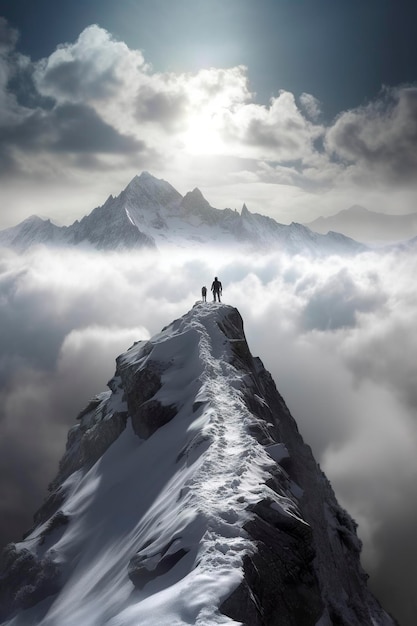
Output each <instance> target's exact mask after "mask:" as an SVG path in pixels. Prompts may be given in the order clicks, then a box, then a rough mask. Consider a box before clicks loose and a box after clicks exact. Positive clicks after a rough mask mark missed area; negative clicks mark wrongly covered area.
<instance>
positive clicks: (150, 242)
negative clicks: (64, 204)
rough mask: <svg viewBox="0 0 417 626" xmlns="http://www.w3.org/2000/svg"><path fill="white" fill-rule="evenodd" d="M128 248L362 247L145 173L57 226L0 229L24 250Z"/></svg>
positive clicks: (322, 251)
mask: <svg viewBox="0 0 417 626" xmlns="http://www.w3.org/2000/svg"><path fill="white" fill-rule="evenodd" d="M39 244H42V245H53V246H73V245H76V246H83V247H89V248H97V249H106V250H120V249H126V248H127V249H129V248H148V249H149V248H153V249H158V250H166V249H167V248H173V247H174V248H177V247H182V248H190V247H191V248H193V247H194V248H195V247H200V246H201V245H210V246H214V247H219V246H222V247H224V246H227V247H228V248H230V247H236V248H244V249H251V250H265V249H270V250H271V249H272V250H281V251H284V252H287V253H289V254H299V253H302V254H312V255H327V254H356V253H358V252H362V251H364V250H366V247H365V246H364V245H362V244H359V243H357V242H355V241H354V240H353V239H349V238H348V237H345V236H344V235H340V234H338V233H333V232H330V233H328V234H326V235H322V234H318V233H314V232H313V231H312V230H310V229H309V228H307V227H306V226H303V225H301V224H296V223H292V224H290V225H289V226H287V225H284V224H279V223H278V222H276V221H275V220H274V219H272V218H270V217H266V216H264V215H261V214H258V213H251V212H249V210H248V208H247V207H246V205H243V208H242V211H241V213H239V212H238V211H236V210H232V209H216V208H214V207H212V206H211V205H210V204H209V202H208V201H207V200H206V199H205V198H204V196H203V195H202V193H201V191H200V190H199V189H198V188H195V189H194V190H193V191H191V192H188V193H187V194H186V195H185V196H181V194H180V193H179V192H178V191H176V190H175V189H174V187H172V185H171V184H170V183H168V182H166V181H164V180H162V179H157V178H155V177H154V176H152V175H151V174H149V173H148V172H142V174H141V175H140V176H135V177H134V178H133V180H132V181H131V182H130V183H129V184H128V185H127V187H126V188H125V189H124V190H123V191H122V192H121V193H120V195H119V196H117V197H115V198H114V197H113V196H110V197H109V198H108V199H107V200H106V202H105V203H104V204H103V205H102V206H101V207H98V208H96V209H94V210H93V211H92V212H91V213H90V214H89V215H86V216H85V217H83V218H82V219H81V220H80V221H78V220H77V221H75V222H74V223H73V224H71V225H70V226H64V227H58V226H55V225H54V224H52V223H51V222H50V220H41V218H36V217H35V218H34V217H31V218H28V219H26V220H24V221H23V222H22V223H21V224H18V225H17V226H14V227H12V228H8V229H6V230H3V231H0V245H3V246H10V247H12V248H15V249H16V250H18V251H24V250H26V249H28V248H29V247H31V246H34V245H39Z"/></svg>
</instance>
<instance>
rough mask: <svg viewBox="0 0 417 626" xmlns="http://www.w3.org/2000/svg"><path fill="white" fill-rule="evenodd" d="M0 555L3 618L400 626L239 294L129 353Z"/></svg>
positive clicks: (11, 622)
mask: <svg viewBox="0 0 417 626" xmlns="http://www.w3.org/2000/svg"><path fill="white" fill-rule="evenodd" d="M108 386H109V390H108V391H105V392H103V393H101V394H99V395H97V396H96V397H95V398H93V400H92V401H91V402H90V404H89V405H88V406H87V407H86V408H85V410H83V411H82V412H81V413H80V415H79V418H78V420H79V423H78V424H77V425H75V426H74V427H73V428H72V429H71V430H70V432H69V435H68V442H67V448H66V452H65V454H64V457H63V459H62V461H61V463H60V469H59V473H58V476H57V478H56V479H55V480H54V481H53V483H52V485H51V488H50V494H49V496H48V498H47V500H46V501H45V503H44V505H43V506H42V508H41V509H40V510H39V511H38V513H37V514H36V516H35V526H34V528H33V529H32V530H31V531H30V532H29V533H28V534H27V536H26V537H25V539H24V540H23V541H22V542H21V543H18V544H11V545H9V546H8V547H7V548H6V550H5V551H4V553H3V555H2V557H1V560H0V583H1V584H0V621H1V624H2V626H6V625H7V626H26V625H28V624H32V625H37V626H57V625H58V624H59V626H75V624H82V625H83V626H137V624H146V626H161V625H165V624H166V625H167V626H168V625H169V626H183V625H184V626H185V625H186V624H195V625H199V626H213V625H215V624H222V625H226V624H247V626H278V624H279V625H282V624H284V625H287V626H332V625H334V624H341V625H346V626H348V625H349V626H364V625H367V624H369V625H370V626H371V625H372V626H393V625H394V622H393V620H392V619H391V618H390V617H389V616H388V615H387V614H386V613H385V612H384V610H383V609H382V608H381V607H380V605H379V604H378V602H377V601H376V600H375V598H374V597H373V596H372V595H371V594H370V592H369V591H368V589H367V587H366V575H365V573H364V572H363V570H362V568H361V566H360V561H359V556H360V548H361V546H360V542H359V540H358V538H357V536H356V525H355V523H354V522H353V520H352V519H351V518H350V517H349V515H348V514H347V513H346V511H344V510H343V509H342V508H341V507H340V506H339V505H338V503H337V501H336V499H335V496H334V493H333V491H332V489H331V486H330V484H329V483H328V481H327V479H326V478H325V476H324V475H323V473H322V472H321V471H320V469H319V467H318V466H317V464H316V463H315V461H314V459H313V456H312V453H311V450H310V448H309V447H308V446H306V445H305V443H304V442H303V440H302V438H301V436H300V434H299V433H298V429H297V426H296V423H295V421H294V420H293V418H292V417H291V415H290V413H289V411H288V409H287V407H286V405H285V403H284V401H283V399H282V398H281V396H280V395H279V393H278V392H277V390H276V387H275V385H274V383H273V381H272V378H271V376H270V374H269V373H268V372H267V371H266V370H265V369H264V367H263V364H262V362H261V361H260V359H258V358H254V357H252V355H251V353H250V351H249V347H248V345H247V342H246V339H245V335H244V330H243V322H242V319H241V317H240V315H239V313H238V311H237V310H236V309H234V308H233V307H231V306H227V305H223V304H215V303H207V304H206V303H198V304H196V305H195V306H194V307H193V308H192V309H191V310H190V311H189V312H188V313H186V314H185V315H184V316H183V317H182V318H180V319H178V320H176V321H174V322H173V323H172V324H170V325H169V326H167V327H166V328H164V329H163V330H162V331H161V332H160V333H159V334H157V335H155V336H154V337H152V338H151V339H150V340H149V341H142V342H138V343H136V344H134V345H133V346H132V347H131V348H130V349H129V350H128V351H127V352H125V353H124V354H122V355H121V356H120V357H119V358H118V359H117V367H116V372H115V376H114V377H113V378H112V380H111V381H110V382H109V383H108Z"/></svg>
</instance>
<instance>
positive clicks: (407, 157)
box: [326, 86, 417, 185]
mask: <svg viewBox="0 0 417 626" xmlns="http://www.w3.org/2000/svg"><path fill="white" fill-rule="evenodd" d="M416 145H417V87H415V86H410V87H398V88H392V89H386V90H385V92H383V94H382V96H381V97H380V98H379V99H377V100H375V101H374V102H371V103H370V104H369V105H367V106H365V107H361V108H358V109H354V110H352V111H347V112H346V113H342V114H341V115H340V116H339V118H338V119H337V120H336V122H335V124H334V125H333V127H331V128H330V129H329V130H328V132H327V136H326V146H327V149H328V150H329V151H330V152H332V153H334V154H336V155H337V156H338V157H340V158H342V159H345V160H346V161H348V162H351V163H354V164H355V165H356V169H357V175H358V176H362V177H363V178H364V179H366V178H367V175H368V173H369V174H373V175H376V177H377V178H379V179H381V180H384V181H387V182H388V183H392V184H396V185H402V184H410V183H411V184H415V182H416V176H415V173H416V171H417V150H416Z"/></svg>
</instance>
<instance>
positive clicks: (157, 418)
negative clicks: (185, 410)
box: [131, 400, 177, 439]
mask: <svg viewBox="0 0 417 626" xmlns="http://www.w3.org/2000/svg"><path fill="white" fill-rule="evenodd" d="M176 413H177V409H176V407H175V406H164V405H163V404H161V403H160V402H158V400H148V401H147V402H144V403H143V404H141V405H140V406H139V407H137V408H136V409H135V411H134V413H132V415H131V417H132V426H133V430H134V431H135V433H136V434H137V435H139V437H141V438H142V439H147V438H148V437H150V436H151V435H153V433H154V432H156V431H157V430H158V428H160V427H161V426H163V425H164V424H167V423H168V422H170V421H171V420H172V418H173V417H175V415H176Z"/></svg>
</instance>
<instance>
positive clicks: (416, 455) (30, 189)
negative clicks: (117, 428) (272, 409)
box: [0, 0, 417, 626]
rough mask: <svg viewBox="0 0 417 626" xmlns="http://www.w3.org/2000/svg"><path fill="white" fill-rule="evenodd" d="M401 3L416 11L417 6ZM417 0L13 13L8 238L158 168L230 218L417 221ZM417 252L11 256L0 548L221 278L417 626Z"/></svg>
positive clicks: (5, 259) (6, 85) (18, 5)
mask: <svg viewBox="0 0 417 626" xmlns="http://www.w3.org/2000/svg"><path fill="white" fill-rule="evenodd" d="M399 7H400V8H399ZM415 12H416V9H415V8H414V6H413V4H412V3H411V2H407V1H402V2H401V3H398V2H395V3H394V2H393V0H361V1H359V0H349V1H347V0H346V1H342V0H317V1H316V0H309V1H307V0H305V1H303V0H293V1H290V0H275V1H274V2H272V1H271V2H267V1H265V0H258V1H257V2H256V3H255V2H253V1H248V0H229V1H228V2H227V3H225V2H222V3H221V2H217V0H212V1H211V2H202V1H198V0H194V1H193V2H191V1H186V0H177V2H175V3H172V2H168V1H162V0H160V1H158V0H153V1H152V2H150V1H149V2H143V1H142V2H135V1H134V0H130V1H128V0H119V2H117V3H114V2H110V1H107V0H100V2H98V0H97V1H92V0H83V2H77V1H74V2H72V3H64V2H62V1H60V0H55V2H45V1H43V0H39V1H38V2H36V3H31V2H24V1H22V0H13V1H10V2H6V1H4V0H0V15H2V16H3V19H2V20H1V21H0V41H1V43H0V228H3V227H7V226H11V225H14V224H16V223H17V222H19V221H20V220H22V219H24V218H25V217H27V216H29V215H32V214H34V213H36V214H38V215H41V216H48V217H50V218H52V219H53V220H54V221H56V222H57V223H71V222H72V221H73V220H74V219H77V218H80V217H82V216H83V215H85V214H87V213H89V212H90V211H91V210H92V209H93V208H94V207H95V206H99V205H101V204H103V202H104V201H105V199H106V198H107V196H108V195H109V194H113V195H117V194H118V193H120V191H121V190H122V189H123V188H124V187H125V186H126V185H127V184H128V183H129V181H130V180H131V179H132V178H133V176H134V175H136V174H138V173H140V172H141V171H143V170H147V171H150V172H151V173H152V174H154V175H155V176H157V177H161V178H165V180H168V181H169V182H170V183H171V184H172V185H173V186H174V187H175V188H176V189H178V191H180V193H182V194H184V193H186V192H187V191H189V190H191V189H193V188H194V187H195V186H198V187H199V188H200V189H201V190H202V192H203V193H204V195H205V197H206V198H207V199H208V200H209V202H210V203H211V204H212V205H213V206H215V207H217V208H224V207H226V206H229V207H231V208H237V209H240V208H241V206H242V204H243V202H246V203H247V205H248V208H249V210H251V211H253V212H255V211H256V212H260V213H263V214H268V215H271V216H272V217H274V218H275V219H277V220H278V221H282V222H284V223H289V222H291V221H293V220H295V221H310V220H311V219H314V218H315V217H317V216H318V215H330V214H332V213H334V212H336V211H337V210H341V209H345V208H347V207H349V206H351V205H353V204H361V205H363V206H366V207H367V208H368V209H371V210H377V211H382V212H387V213H397V214H400V213H407V212H415V211H416V208H417V204H416V176H415V171H416V166H417V150H416V138H417V136H416V132H417V131H416V128H417V87H416V71H415V70H416V67H417V60H416V55H417V48H416V47H415V37H414V32H413V28H414V24H415V23H416V20H415V17H416V15H415ZM416 269H417V268H416V259H415V257H414V256H413V255H412V254H407V253H405V252H395V253H394V252H392V253H389V254H385V255H377V254H376V253H369V254H366V255H361V256H360V257H357V258H356V259H354V260H351V261H350V262H347V261H346V260H344V261H342V260H341V259H337V258H334V257H333V258H331V259H328V260H324V259H322V260H317V261H314V262H312V261H311V260H310V261H306V260H305V259H302V258H300V257H296V258H293V259H289V258H286V257H280V256H279V255H266V256H264V257H263V258H250V257H249V256H246V257H240V256H239V255H237V256H235V257H230V256H228V254H227V253H226V252H225V254H224V255H223V256H222V257H219V256H216V261H215V262H213V257H211V256H210V254H209V253H207V254H201V256H200V257H197V258H196V257H195V256H194V257H190V256H187V255H186V254H185V253H184V255H180V254H178V255H177V257H174V258H170V259H165V258H163V256H162V257H161V256H160V257H158V258H157V259H155V258H154V257H153V256H152V255H151V256H149V257H148V256H147V255H143V254H142V255H140V256H136V255H135V254H129V255H123V254H109V255H103V254H95V255H91V254H87V253H85V252H81V251H77V252H74V251H73V252H68V253H67V252H65V253H64V252H63V253H62V254H60V255H56V254H53V253H51V252H48V251H47V250H42V249H37V250H33V251H31V252H29V253H27V254H25V255H16V254H15V253H13V252H11V251H6V250H2V251H1V252H0V333H1V341H0V345H1V351H0V407H1V408H0V469H1V471H0V492H1V496H0V506H1V511H0V534H1V538H2V541H1V542H2V543H4V542H5V541H9V540H12V539H19V538H20V535H21V533H22V532H24V531H25V530H27V529H28V528H29V526H30V525H31V520H32V514H33V512H34V511H35V510H36V508H38V506H39V505H40V503H41V502H42V500H43V498H44V496H45V493H46V488H47V485H48V483H49V482H50V481H51V480H52V479H53V477H54V476H55V473H56V468H57V464H58V461H59V459H60V458H61V456H62V453H63V450H64V446H65V440H66V436H67V432H68V428H69V427H70V426H71V425H72V424H73V423H74V419H75V416H76V415H77V414H78V413H79V411H80V410H81V409H82V408H83V407H84V406H85V404H86V403H87V402H88V400H89V399H90V398H91V397H92V396H93V395H94V394H95V393H98V392H100V391H103V390H104V389H105V388H106V382H107V380H109V379H110V378H111V376H112V375H113V373H114V359H115V358H116V356H117V355H118V354H120V353H121V352H124V351H125V350H126V349H127V347H128V346H129V345H131V344H132V343H133V342H134V341H137V340H139V339H146V338H148V337H149V336H150V335H152V334H154V333H155V332H158V331H160V330H161V328H163V327H164V326H166V325H167V324H169V323H170V322H171V321H172V320H173V319H175V318H177V317H179V316H181V315H183V314H184V313H185V312H186V311H187V310H188V309H189V308H190V307H191V306H192V305H193V304H194V302H195V300H196V299H197V298H198V297H199V293H200V288H201V284H204V283H206V284H207V283H209V281H211V279H212V277H213V276H214V274H217V275H219V277H220V278H221V280H222V282H223V284H224V286H225V291H224V296H225V301H226V302H227V303H228V304H233V305H234V306H237V307H238V309H239V311H240V312H241V314H242V316H243V319H244V322H245V329H246V334H247V337H248V341H249V345H250V348H251V350H252V353H253V354H254V355H258V356H260V357H261V358H262V360H263V361H264V363H265V366H266V367H267V369H269V370H270V371H271V373H272V375H273V377H274V380H275V382H276V384H277V387H278V390H279V391H280V392H281V394H282V395H283V396H284V398H285V400H286V402H287V403H288V406H289V408H290V410H291V412H292V413H293V415H294V417H295V419H296V420H297V423H298V425H299V427H300V431H301V433H302V434H303V436H304V438H305V440H306V442H307V443H309V444H310V445H311V446H312V448H313V452H314V454H315V457H316V459H317V461H318V462H319V463H320V465H321V467H322V468H323V469H324V471H325V472H326V474H327V475H328V476H329V478H330V480H331V482H332V484H333V486H334V488H335V491H336V494H337V497H338V498H339V500H340V501H341V503H342V504H343V506H345V507H346V508H347V510H348V511H349V513H351V515H353V517H355V519H356V520H357V521H358V523H359V535H360V537H361V538H362V540H363V542H364V552H363V561H364V565H365V568H366V570H367V571H368V572H369V573H370V574H371V579H370V581H371V585H372V588H373V589H374V590H375V593H377V595H378V597H379V598H380V599H381V600H383V603H384V606H385V607H386V608H387V609H389V610H392V612H393V613H394V615H395V616H396V617H397V619H398V620H399V622H400V624H401V626H412V625H414V624H415V621H416V615H417V606H416V603H415V580H416V578H417V572H416V565H415V564H416V563H417V554H416V543H415V527H416V523H417V504H416V503H417V498H416V493H415V492H416V488H415V485H416V484H417V481H416V479H417V465H416V459H417V424H416V417H415V416H416V408H417V396H416V391H415V380H416V375H417V371H416V364H415V353H416V348H417V346H415V345H414V344H415V343H416V339H415V332H414V325H415V323H414V320H415V319H416V316H417V299H416V296H415V293H416V292H415V275H416Z"/></svg>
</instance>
